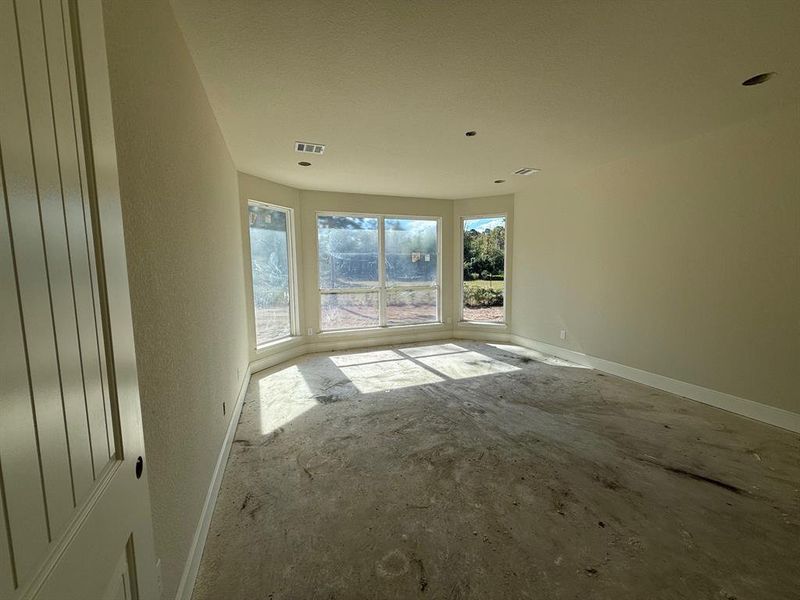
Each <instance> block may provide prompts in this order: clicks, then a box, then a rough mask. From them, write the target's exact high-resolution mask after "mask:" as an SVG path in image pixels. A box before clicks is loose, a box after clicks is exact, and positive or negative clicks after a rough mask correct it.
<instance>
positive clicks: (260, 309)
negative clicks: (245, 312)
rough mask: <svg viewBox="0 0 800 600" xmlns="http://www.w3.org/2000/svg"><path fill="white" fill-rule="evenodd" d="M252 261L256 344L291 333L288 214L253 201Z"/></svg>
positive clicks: (251, 209) (250, 210)
mask: <svg viewBox="0 0 800 600" xmlns="http://www.w3.org/2000/svg"><path fill="white" fill-rule="evenodd" d="M248 210H249V217H250V260H251V265H252V269H253V303H254V305H255V311H256V345H257V346H262V345H264V344H265V343H266V342H269V341H270V340H274V339H277V338H281V337H285V336H287V335H290V334H291V322H290V316H289V314H290V313H289V302H290V299H289V244H288V232H287V219H286V212H284V211H281V210H275V209H271V208H268V207H266V206H263V205H261V204H257V203H255V202H251V203H250V204H249V206H248Z"/></svg>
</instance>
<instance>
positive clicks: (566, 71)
mask: <svg viewBox="0 0 800 600" xmlns="http://www.w3.org/2000/svg"><path fill="white" fill-rule="evenodd" d="M172 4H173V7H174V9H175V13H176V16H177V18H178V22H179V24H180V26H181V28H182V29H183V31H184V34H185V36H186V40H187V42H188V45H189V48H190V50H191V52H192V55H193V57H194V60H195V63H196V64H197V68H198V71H199V73H200V76H201V78H202V80H203V83H204V85H205V87H206V90H207V92H208V96H209V99H210V101H211V104H212V106H213V108H214V111H215V113H216V115H217V118H218V120H219V123H220V126H221V128H222V131H223V134H224V135H225V138H226V140H227V143H228V146H229V147H230V150H231V153H232V155H233V159H234V162H235V163H236V166H237V168H238V169H239V170H241V171H243V172H246V173H251V174H254V175H258V176H261V177H264V178H267V179H271V180H273V181H277V182H279V183H284V184H288V185H291V186H295V187H299V188H304V189H316V190H329V191H345V192H359V193H377V194H392V195H406V196H423V197H441V198H460V197H468V196H481V195H490V194H498V193H508V192H515V191H518V190H520V189H522V188H523V187H525V186H528V185H531V184H532V183H533V179H534V178H536V177H545V176H547V175H548V174H564V173H571V172H580V171H583V170H586V169H590V168H591V167H592V166H594V165H598V164H603V163H607V162H610V161H613V160H615V159H618V158H622V157H624V156H627V155H630V154H633V153H636V152H640V151H642V150H643V149H646V148H648V147H652V146H656V145H660V144H664V143H668V142H670V141H673V140H677V139H682V138H686V137H689V136H693V135H697V134H700V133H703V132H705V131H708V130H712V129H715V128H718V127H722V126H724V125H726V124H729V123H733V122H736V121H740V120H744V119H747V118H749V117H752V116H755V115H757V114H760V113H763V112H766V111H768V110H772V109H774V108H777V107H779V106H780V105H782V104H786V103H789V102H798V100H800V60H799V59H798V57H800V34H798V31H800V2H798V1H797V0H786V1H783V0H752V1H749V2H742V1H737V0H721V1H714V2H711V1H708V0H691V1H686V2H683V1H678V0H670V1H664V2H651V1H647V0H627V1H625V0H619V1H605V2H603V1H601V2H594V1H588V0H582V1H571V2H569V1H560V2H536V1H532V0H531V1H526V2H511V1H507V0H495V1H488V0H480V1H475V2H470V1H465V0H450V1H445V0H430V1H414V0H405V1H403V0H395V1H388V0H384V1H371V2H366V1H364V2H348V1H332V2H325V1H323V0H319V1H314V2H312V1H308V0H289V1H269V2H266V1H261V0H173V2H172ZM762 71H777V72H778V73H779V75H778V76H777V77H776V78H774V79H773V80H772V81H770V82H768V83H767V84H765V85H762V86H756V87H742V86H741V85H740V82H741V81H742V80H744V79H746V78H747V77H750V76H751V75H754V74H756V73H760V72H762ZM472 129H474V130H477V131H478V135H477V136H475V137H472V138H467V137H465V136H464V132H465V131H467V130H472ZM295 140H302V141H309V142H321V143H324V144H327V145H328V148H327V150H326V152H325V155H324V156H321V157H319V156H317V157H314V156H312V157H310V158H309V155H302V154H298V153H295V152H294V149H293V142H294V141H295ZM306 159H307V160H310V161H311V162H312V163H313V165H312V166H311V167H306V168H303V167H300V166H298V165H297V162H298V161H300V160H306ZM527 166H530V167H537V168H540V169H543V173H541V174H539V175H532V176H529V177H519V176H515V175H512V171H514V170H516V169H518V168H520V167H527ZM665 168H669V166H668V165H665ZM495 179H507V180H508V181H507V182H506V183H504V184H500V185H497V184H494V183H493V181H494V180H495Z"/></svg>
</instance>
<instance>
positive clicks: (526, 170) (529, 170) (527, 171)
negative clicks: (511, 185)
mask: <svg viewBox="0 0 800 600" xmlns="http://www.w3.org/2000/svg"><path fill="white" fill-rule="evenodd" d="M539 171H541V169H534V168H533V167H523V168H522V169H519V170H518V171H514V175H533V174H534V173H538V172H539Z"/></svg>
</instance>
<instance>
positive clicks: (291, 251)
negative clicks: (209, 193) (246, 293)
mask: <svg viewBox="0 0 800 600" xmlns="http://www.w3.org/2000/svg"><path fill="white" fill-rule="evenodd" d="M251 204H257V205H259V206H262V207H264V208H267V209H269V210H274V211H279V212H282V213H284V214H285V215H286V254H287V257H286V262H287V266H288V269H289V335H286V336H281V337H276V338H273V339H270V340H267V341H265V342H263V343H260V344H259V341H258V329H257V315H256V299H255V282H254V281H253V246H252V239H251V238H250V205H251ZM247 236H248V237H247V240H248V241H247V247H248V251H249V253H250V256H248V262H247V265H248V273H249V276H250V314H251V315H252V318H253V336H254V341H255V348H256V352H258V351H260V350H262V349H264V348H266V347H268V346H271V345H272V344H275V343H276V342H280V341H282V340H287V339H289V338H291V337H294V336H297V335H299V326H300V319H299V316H300V309H299V307H298V289H299V288H298V283H297V269H296V265H297V250H296V248H297V240H296V236H295V218H294V209H293V208H290V207H288V206H280V205H278V204H271V203H269V202H263V201H261V200H253V199H252V198H249V199H248V200H247Z"/></svg>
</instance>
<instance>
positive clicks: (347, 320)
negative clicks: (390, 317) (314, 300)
mask: <svg viewBox="0 0 800 600" xmlns="http://www.w3.org/2000/svg"><path fill="white" fill-rule="evenodd" d="M320 300H321V304H322V323H321V326H322V329H323V331H332V330H334V329H355V328H360V327H377V326H378V325H380V317H379V314H378V293H377V292H363V293H362V292H358V293H352V294H351V293H348V294H322V297H321V299H320Z"/></svg>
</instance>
